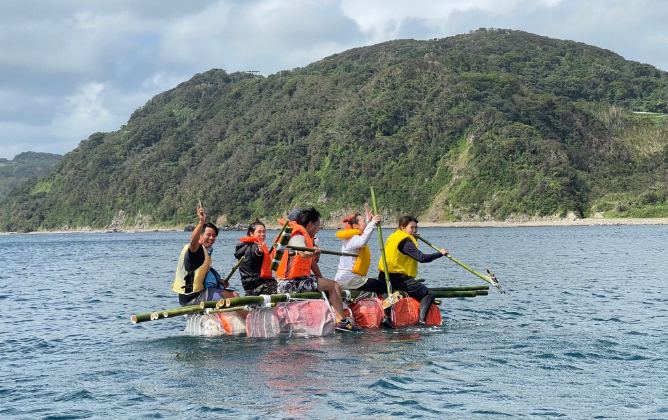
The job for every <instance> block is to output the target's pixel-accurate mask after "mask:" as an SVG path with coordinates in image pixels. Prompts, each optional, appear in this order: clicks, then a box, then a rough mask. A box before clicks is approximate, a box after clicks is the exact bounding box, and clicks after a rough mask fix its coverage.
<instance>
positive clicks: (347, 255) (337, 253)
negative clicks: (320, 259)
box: [288, 245, 358, 257]
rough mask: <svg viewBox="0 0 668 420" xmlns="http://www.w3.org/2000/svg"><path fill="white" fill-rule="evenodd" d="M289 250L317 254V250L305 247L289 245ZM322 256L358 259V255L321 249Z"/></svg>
mask: <svg viewBox="0 0 668 420" xmlns="http://www.w3.org/2000/svg"><path fill="white" fill-rule="evenodd" d="M288 248H289V249H294V250H295V251H302V252H315V250H316V248H306V247H303V246H294V245H288ZM320 253H321V254H327V255H338V256H344V257H357V256H358V255H357V254H353V253H350V252H341V251H328V250H326V249H321V250H320Z"/></svg>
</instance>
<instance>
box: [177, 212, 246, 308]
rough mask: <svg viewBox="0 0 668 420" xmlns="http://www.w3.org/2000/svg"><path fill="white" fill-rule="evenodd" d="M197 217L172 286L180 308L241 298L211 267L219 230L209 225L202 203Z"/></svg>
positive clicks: (211, 224)
mask: <svg viewBox="0 0 668 420" xmlns="http://www.w3.org/2000/svg"><path fill="white" fill-rule="evenodd" d="M197 217H198V218H199V223H198V224H197V226H196V227H195V229H194V230H193V232H192V234H191V235H190V243H189V244H187V245H186V246H184V247H183V250H182V251H181V255H180V257H179V262H178V265H177V266H176V276H175V278H174V283H172V290H173V291H175V292H176V293H178V294H179V304H181V306H188V305H197V304H199V303H201V302H205V301H212V300H220V299H222V298H232V297H238V296H239V294H238V293H236V292H235V291H233V290H229V289H227V287H229V285H227V284H223V283H222V280H221V278H220V275H219V274H218V273H217V272H216V270H214V269H213V267H211V253H212V252H213V244H214V243H215V242H216V237H217V236H218V228H217V227H216V225H214V224H213V223H211V222H207V221H206V214H204V209H203V208H202V206H201V205H200V204H199V203H198V204H197Z"/></svg>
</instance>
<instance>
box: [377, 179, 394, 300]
mask: <svg viewBox="0 0 668 420" xmlns="http://www.w3.org/2000/svg"><path fill="white" fill-rule="evenodd" d="M371 203H372V204H373V213H374V214H375V215H378V204H377V203H376V191H375V190H374V189H373V187H371ZM376 228H377V229H378V243H379V244H380V259H381V261H382V262H383V271H384V272H385V284H386V285H387V299H385V300H384V301H383V309H387V308H389V307H390V306H392V305H394V304H395V303H397V301H398V300H399V299H401V298H400V297H399V296H398V295H397V294H394V295H393V294H392V286H390V272H389V270H388V269H387V258H386V257H385V243H384V242H383V229H382V228H381V227H380V222H379V223H378V224H376Z"/></svg>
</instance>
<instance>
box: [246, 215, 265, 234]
mask: <svg viewBox="0 0 668 420" xmlns="http://www.w3.org/2000/svg"><path fill="white" fill-rule="evenodd" d="M258 226H264V223H262V222H261V221H260V219H258V218H257V217H256V218H255V220H253V223H251V224H250V226H248V232H246V233H247V235H248V236H251V235H252V234H253V233H255V229H256V228H257V227H258ZM264 227H265V228H266V226H264Z"/></svg>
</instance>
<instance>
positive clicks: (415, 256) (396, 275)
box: [378, 216, 448, 324]
mask: <svg viewBox="0 0 668 420" xmlns="http://www.w3.org/2000/svg"><path fill="white" fill-rule="evenodd" d="M417 232H418V221H417V219H416V218H415V217H413V216H401V217H400V218H399V229H397V230H396V231H395V232H394V233H393V234H392V235H390V237H389V238H387V242H385V255H386V257H387V268H388V272H389V273H390V283H391V284H392V290H403V291H404V292H406V293H408V296H410V297H413V298H415V299H417V300H419V301H420V317H419V322H420V323H422V324H424V323H425V320H426V318H427V313H428V312H429V309H430V308H431V304H432V303H434V299H435V296H434V294H433V293H432V291H431V290H429V288H428V287H426V286H425V285H423V284H422V283H420V282H418V281H416V280H415V276H417V272H418V263H428V262H431V261H434V260H435V259H438V258H441V257H443V256H445V255H448V251H446V250H445V249H441V250H440V251H439V252H436V253H433V254H424V253H422V251H420V250H419V249H418V244H417V241H416V240H415V236H416V235H417ZM378 270H379V271H380V273H378V280H379V281H382V282H385V272H384V270H383V261H382V258H381V260H380V261H378Z"/></svg>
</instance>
